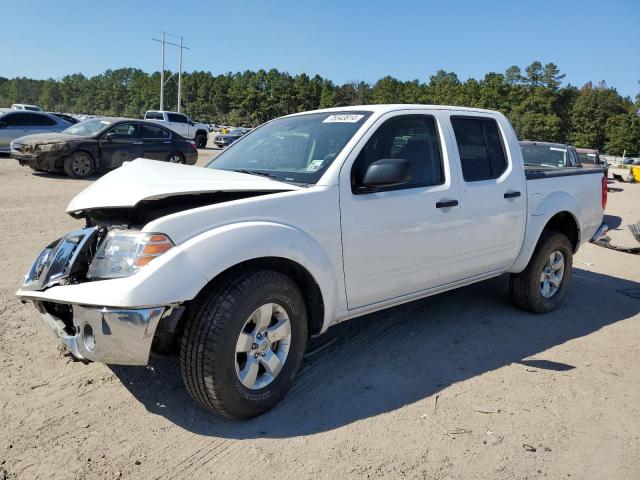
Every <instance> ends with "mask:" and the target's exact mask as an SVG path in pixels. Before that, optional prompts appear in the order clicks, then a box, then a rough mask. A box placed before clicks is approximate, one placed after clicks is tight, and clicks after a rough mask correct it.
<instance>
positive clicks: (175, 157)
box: [167, 152, 184, 163]
mask: <svg viewBox="0 0 640 480" xmlns="http://www.w3.org/2000/svg"><path fill="white" fill-rule="evenodd" d="M167 162H169V163H184V155H182V154H181V153H180V152H171V153H170V154H169V156H167Z"/></svg>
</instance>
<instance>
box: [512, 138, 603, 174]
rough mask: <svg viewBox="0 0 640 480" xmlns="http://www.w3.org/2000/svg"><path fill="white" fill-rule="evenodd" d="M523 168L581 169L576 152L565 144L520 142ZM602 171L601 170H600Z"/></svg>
mask: <svg viewBox="0 0 640 480" xmlns="http://www.w3.org/2000/svg"><path fill="white" fill-rule="evenodd" d="M520 148H521V149H522V158H523V160H524V165H525V167H545V168H566V167H581V166H582V165H580V159H579V157H578V152H577V151H576V149H575V148H573V146H571V145H568V144H566V143H551V142H531V141H523V142H520ZM600 170H602V169H600Z"/></svg>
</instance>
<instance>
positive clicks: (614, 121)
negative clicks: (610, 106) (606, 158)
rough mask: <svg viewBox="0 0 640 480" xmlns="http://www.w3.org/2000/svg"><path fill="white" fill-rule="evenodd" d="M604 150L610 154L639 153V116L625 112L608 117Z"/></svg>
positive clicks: (628, 154) (633, 154)
mask: <svg viewBox="0 0 640 480" xmlns="http://www.w3.org/2000/svg"><path fill="white" fill-rule="evenodd" d="M605 131H606V143H605V145H604V150H605V151H606V152H608V153H610V154H612V155H622V154H623V153H625V152H626V155H627V156H634V157H635V156H637V155H640V117H639V116H638V115H637V114H636V113H627V114H621V115H614V116H612V117H609V119H608V120H607V124H606V127H605Z"/></svg>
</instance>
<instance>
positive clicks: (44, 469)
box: [0, 150, 640, 479]
mask: <svg viewBox="0 0 640 480" xmlns="http://www.w3.org/2000/svg"><path fill="white" fill-rule="evenodd" d="M213 152H214V151H213V150H209V151H207V152H206V155H204V154H203V156H202V161H204V159H205V157H207V156H211V154H212V153H213ZM89 183H90V181H75V180H70V179H67V178H64V177H61V176H47V175H36V174H33V173H32V172H31V171H30V170H28V169H26V168H20V167H18V166H17V165H16V164H15V162H14V161H13V160H11V159H7V158H0V209H1V212H2V216H1V220H2V221H1V222H0V252H2V254H1V255H2V256H1V258H2V262H1V263H0V273H1V275H0V365H1V368H2V370H1V371H2V374H1V375H0V479H4V477H8V478H21V479H22V478H24V479H31V478H42V479H49V478H74V479H84V478H88V479H113V478H135V479H156V478H157V479H165V478H166V479H178V478H278V479H285V478H292V479H300V478H331V479H334V478H428V479H475V478H483V479H485V478H486V479H516V478H517V479H524V478H527V479H542V478H550V479H569V478H571V479H590V478H593V479H605V478H606V479H636V478H638V475H639V472H640V370H639V369H638V364H639V363H640V353H639V352H640V314H639V311H640V299H638V298H632V297H630V296H627V295H625V294H623V293H621V291H623V290H631V289H635V291H636V294H637V293H639V292H640V283H639V282H640V257H638V256H634V255H630V254H626V253H621V252H615V251H612V250H607V249H604V248H601V247H597V246H594V245H587V246H585V247H583V248H582V249H581V251H580V252H579V254H578V255H577V257H576V258H575V264H574V276H573V280H572V284H571V286H570V288H569V291H568V294H567V296H566V299H565V302H564V305H563V306H562V307H561V308H560V309H559V310H558V311H556V312H554V313H552V314H548V315H544V316H535V315H530V314H527V313H523V312H521V311H519V310H517V309H515V308H514V307H512V306H511V305H510V304H509V302H508V299H507V282H506V280H507V279H506V277H500V278H497V279H494V280H491V281H487V282H484V283H481V284H477V285H473V286H470V287H466V288H463V289H459V290H456V291H453V292H449V293H446V294H443V295H438V296H435V297H432V298H429V299H425V300H421V301H418V302H413V303H411V304H408V305H405V306H402V307H399V308H395V309H392V310H388V311H385V312H381V313H378V314H375V315H371V316H368V317H366V318H362V319H359V320H354V321H352V322H348V323H347V324H344V326H340V327H338V328H337V329H336V330H335V331H334V332H332V337H331V339H330V340H329V342H328V343H326V344H325V345H324V346H323V347H321V348H320V349H319V350H317V351H316V352H314V353H313V354H311V355H308V356H307V359H306V361H305V366H304V370H303V372H302V373H301V375H300V377H299V378H298V380H297V382H296V384H295V385H294V387H293V390H292V391H291V392H290V394H289V396H288V397H287V398H286V399H285V401H283V402H282V403H281V404H280V405H278V406H277V407H276V408H275V409H274V410H272V411H271V412H269V413H267V414H266V415H263V416H262V417H260V418H257V419H255V420H252V421H247V422H232V421H228V420H224V419H221V418H219V417H217V416H215V415H212V414H209V413H206V412H205V411H203V410H202V409H200V408H199V407H198V406H196V404H195V403H194V402H193V401H192V400H191V399H190V397H189V396H188V394H187V393H186V391H185V390H184V388H183V386H182V383H181V379H180V374H179V368H178V365H177V363H176V361H175V359H172V358H168V359H159V358H155V359H153V361H152V363H151V365H150V366H149V367H146V368H142V367H141V368H133V367H115V366H107V365H102V364H83V363H80V362H74V361H72V360H71V359H70V358H69V357H68V356H66V355H64V354H63V352H61V351H60V350H59V349H58V348H57V347H56V343H55V341H54V339H53V338H52V337H51V336H50V334H48V333H47V332H46V331H45V330H44V328H42V327H41V324H40V320H39V317H38V315H37V314H36V311H35V309H34V308H33V307H32V306H31V305H22V304H21V303H20V302H18V301H17V300H16V298H15V297H14V296H13V293H14V292H15V290H16V289H17V287H18V285H19V284H20V281H21V279H22V275H23V274H24V273H25V272H26V270H27V268H28V267H29V265H30V263H31V261H32V260H33V257H34V255H35V254H36V253H37V251H38V250H39V248H41V247H42V246H43V245H45V244H46V243H47V242H49V241H51V240H52V239H54V238H56V237H57V236H58V235H60V234H63V233H65V232H66V231H68V230H70V229H72V228H75V227H78V226H79V222H77V221H75V220H73V219H72V218H71V217H69V216H67V215H65V214H64V208H65V206H66V204H67V203H68V202H69V200H70V199H71V198H72V197H73V195H74V194H76V193H77V192H79V191H80V190H81V189H83V188H84V187H86V186H87V185H89ZM615 186H616V188H619V189H620V190H619V191H615V192H612V193H611V194H610V199H609V207H608V214H609V215H611V220H616V217H620V218H619V222H618V225H620V227H619V228H624V225H625V224H627V223H631V222H636V221H638V220H640V185H615Z"/></svg>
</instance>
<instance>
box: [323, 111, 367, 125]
mask: <svg viewBox="0 0 640 480" xmlns="http://www.w3.org/2000/svg"><path fill="white" fill-rule="evenodd" d="M362 117H364V115H356V114H352V113H341V114H339V115H329V116H328V117H327V118H325V119H324V120H323V121H322V123H356V122H357V121H358V120H360V119H361V118H362Z"/></svg>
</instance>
